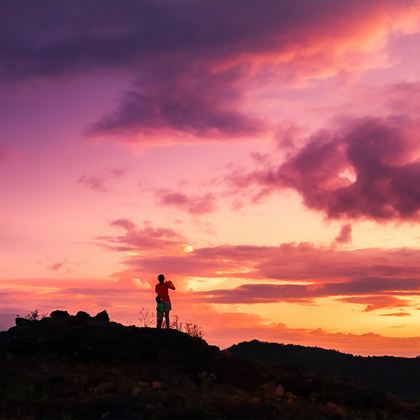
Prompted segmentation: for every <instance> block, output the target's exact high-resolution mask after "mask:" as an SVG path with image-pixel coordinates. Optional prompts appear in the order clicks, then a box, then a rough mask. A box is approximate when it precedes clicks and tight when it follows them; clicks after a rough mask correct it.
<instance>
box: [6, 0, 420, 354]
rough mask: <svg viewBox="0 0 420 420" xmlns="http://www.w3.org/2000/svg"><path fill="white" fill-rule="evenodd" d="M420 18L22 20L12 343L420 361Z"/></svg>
mask: <svg viewBox="0 0 420 420" xmlns="http://www.w3.org/2000/svg"><path fill="white" fill-rule="evenodd" d="M419 48H420V2H419V1H417V0H369V1H366V0H352V1H347V0H310V1H309V0H201V1H197V0H176V1H173V0H125V1H118V2H117V1H114V0H72V1H67V2H56V1H55V0H54V1H53V0H40V1H24V0H13V1H2V2H0V192H1V202H0V298H1V299H0V329H7V328H9V327H10V326H12V325H13V324H14V318H15V316H16V315H17V314H20V315H26V314H27V313H28V312H29V311H32V310H35V309H38V310H39V311H40V313H49V312H51V311H52V310H54V309H66V310H68V311H69V312H70V313H75V312H77V311H78V310H84V311H87V312H89V313H92V314H95V313H96V312H99V311H102V310H103V309H106V310H107V311H108V312H109V314H110V316H111V318H112V319H113V320H115V321H118V322H122V323H124V324H136V325H140V324H141V322H140V319H139V311H140V310H141V309H142V308H144V311H149V312H150V313H153V312H154V310H155V302H154V285H155V283H156V276H157V274H159V273H164V274H165V275H166V277H167V278H168V279H170V280H172V281H173V282H174V284H175V285H176V287H177V290H176V291H175V292H172V294H171V296H172V303H173V311H172V316H174V315H175V314H177V315H178V316H179V317H180V319H181V320H183V321H187V322H194V323H197V324H198V325H200V326H201V327H202V328H203V330H204V332H205V339H206V340H207V341H208V342H209V343H211V344H216V345H219V346H221V347H222V348H224V347H226V346H229V345H231V344H233V343H237V342H239V341H243V340H249V339H253V338H257V339H262V340H267V341H275V342H283V343H294V344H303V345H311V346H320V347H325V348H333V349H338V350H340V351H345V352H350V353H354V354H362V355H369V354H378V355H381V354H393V355H404V356H416V355H418V354H420V225H419V223H418V222H419V218H420V54H419Z"/></svg>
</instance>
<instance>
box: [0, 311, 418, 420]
mask: <svg viewBox="0 0 420 420" xmlns="http://www.w3.org/2000/svg"><path fill="white" fill-rule="evenodd" d="M16 321H17V322H16V323H17V325H16V326H15V327H13V328H11V329H10V330H8V331H5V332H1V333H0V418H2V419H27V420H29V419H63V420H64V419H66V420H76V419H155V418H156V419H196V418H206V419H264V418H265V419H417V418H420V404H419V403H417V402H416V401H415V398H414V397H412V396H411V397H410V399H407V397H405V396H404V395H402V394H400V395H397V394H389V393H387V392H386V391H384V390H383V389H381V390H375V389H374V387H372V386H370V387H369V388H366V389H365V388H364V386H362V385H360V383H358V382H357V381H354V380H349V379H347V378H346V377H344V376H343V375H335V376H334V375H331V373H332V372H327V373H325V374H324V373H323V372H321V371H320V370H319V369H318V370H317V369H309V368H308V367H305V368H304V369H302V366H300V367H299V366H296V363H289V362H290V360H289V361H288V360H286V359H285V357H286V356H283V357H280V358H278V359H276V357H274V356H273V357H271V358H270V360H265V357H266V356H265V355H264V354H263V347H264V345H267V343H259V342H253V344H254V345H255V344H256V343H258V345H260V344H261V345H262V346H263V347H261V348H260V349H259V351H260V352H262V353H261V354H262V357H257V356H256V349H255V348H253V349H252V351H250V349H249V348H248V349H247V354H245V353H246V352H243V353H244V354H240V353H241V352H240V351H238V349H239V348H240V346H246V345H247V344H249V343H242V344H240V345H239V347H234V348H231V349H230V351H220V350H219V349H218V348H217V347H214V346H209V345H208V344H207V343H206V342H205V341H204V340H202V339H201V338H198V337H191V336H189V335H188V334H185V333H182V332H179V331H177V330H168V331H166V330H156V329H153V328H137V327H125V326H123V325H120V324H117V323H114V322H109V319H108V316H107V314H106V312H102V313H100V314H98V315H97V316H96V317H90V316H89V315H88V314H86V313H78V314H77V315H76V316H69V315H68V314H67V313H64V312H61V311H55V312H53V313H52V314H51V316H50V317H47V318H44V319H41V320H27V319H22V318H17V320H16ZM270 351H271V352H272V351H273V350H272V349H270ZM251 353H252V354H251ZM251 356H252V357H251ZM289 357H290V355H289ZM303 359H305V358H303ZM301 365H302V363H301Z"/></svg>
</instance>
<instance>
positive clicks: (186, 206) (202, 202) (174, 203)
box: [157, 190, 216, 215]
mask: <svg viewBox="0 0 420 420" xmlns="http://www.w3.org/2000/svg"><path fill="white" fill-rule="evenodd" d="M157 197H158V200H159V204H161V205H162V206H171V207H175V208H178V209H180V210H183V211H186V212H187V213H190V214H192V215H200V214H205V213H210V212H212V211H214V210H215V208H216V207H215V203H214V202H215V197H214V195H213V194H210V193H209V194H205V195H202V196H198V195H194V196H188V195H185V194H182V193H178V192H172V191H168V190H161V191H159V192H158V193H157Z"/></svg>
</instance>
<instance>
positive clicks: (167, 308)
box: [163, 302, 172, 328]
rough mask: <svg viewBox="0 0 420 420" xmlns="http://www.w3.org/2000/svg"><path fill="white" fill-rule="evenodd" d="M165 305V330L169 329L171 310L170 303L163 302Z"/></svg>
mask: <svg viewBox="0 0 420 420" xmlns="http://www.w3.org/2000/svg"><path fill="white" fill-rule="evenodd" d="M163 303H164V305H165V321H166V328H171V323H170V321H169V311H170V310H171V309H172V305H171V302H163Z"/></svg>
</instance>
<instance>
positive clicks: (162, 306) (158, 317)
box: [156, 296, 165, 328]
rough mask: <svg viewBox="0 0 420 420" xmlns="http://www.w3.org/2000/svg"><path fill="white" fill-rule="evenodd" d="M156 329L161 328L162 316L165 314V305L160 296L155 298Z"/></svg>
mask: <svg viewBox="0 0 420 420" xmlns="http://www.w3.org/2000/svg"><path fill="white" fill-rule="evenodd" d="M156 303H157V305H156V328H162V321H163V314H164V313H165V304H164V303H163V300H162V298H161V297H160V296H156Z"/></svg>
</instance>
